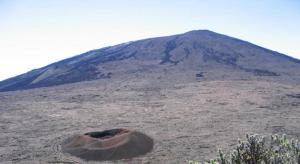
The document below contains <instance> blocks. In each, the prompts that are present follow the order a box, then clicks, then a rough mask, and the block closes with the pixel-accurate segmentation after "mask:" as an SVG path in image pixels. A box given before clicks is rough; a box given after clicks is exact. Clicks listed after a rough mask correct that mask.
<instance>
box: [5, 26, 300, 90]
mask: <svg viewBox="0 0 300 164" xmlns="http://www.w3.org/2000/svg"><path fill="white" fill-rule="evenodd" d="M299 70H300V61H299V60H297V59H294V58H291V57H288V56H286V55H283V54H280V53H277V52H274V51H271V50H268V49H265V48H262V47H259V46H256V45H254V44H251V43H248V42H245V41H242V40H238V39H235V38H232V37H228V36H225V35H221V34H218V33H215V32H211V31H208V30H198V31H190V32H187V33H184V34H179V35H173V36H166V37H158V38H151V39H144V40H139V41H134V42H129V43H125V44H120V45H116V46H111V47H105V48H102V49H97V50H92V51H89V52H86V53H83V54H81V55H78V56H75V57H72V58H69V59H65V60H62V61H59V62H56V63H53V64H50V65H48V66H45V67H43V68H40V69H36V70H33V71H30V72H28V73H25V74H22V75H19V76H16V77H13V78H10V79H7V80H4V81H2V82H0V91H13V90H22V89H30V88H38V87H48V86H55V85H60V84H67V83H74V82H80V81H88V80H96V79H110V78H112V79H114V78H117V77H119V76H132V75H136V76H138V75H139V74H143V75H144V76H145V75H147V74H156V75H157V77H159V78H164V77H169V78H171V79H173V80H178V79H183V78H184V79H186V78H187V79H191V80H197V79H198V80H199V79H203V80H205V79H206V80H209V79H248V78H266V79H270V80H275V81H276V80H277V81H280V80H284V81H291V82H296V83H299V82H300V79H299V77H300V74H299ZM182 75H184V76H182Z"/></svg>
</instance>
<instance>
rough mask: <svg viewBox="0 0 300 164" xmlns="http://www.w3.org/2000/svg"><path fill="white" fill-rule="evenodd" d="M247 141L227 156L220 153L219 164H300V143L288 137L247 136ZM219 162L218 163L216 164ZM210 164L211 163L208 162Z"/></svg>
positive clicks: (240, 142)
mask: <svg viewBox="0 0 300 164" xmlns="http://www.w3.org/2000/svg"><path fill="white" fill-rule="evenodd" d="M246 137H247V140H246V141H239V143H238V145H237V147H236V148H235V149H234V150H233V151H231V152H230V154H229V155H225V154H224V153H223V152H222V151H219V159H217V160H214V161H215V162H214V163H219V164H300V142H299V141H298V140H295V139H291V140H289V139H287V137H286V135H280V136H279V135H273V136H271V138H270V139H269V140H267V139H266V138H265V137H264V136H259V135H250V136H249V135H247V136H246ZM216 161H217V162H216ZM208 163H210V162H208Z"/></svg>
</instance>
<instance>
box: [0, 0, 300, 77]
mask: <svg viewBox="0 0 300 164" xmlns="http://www.w3.org/2000/svg"><path fill="white" fill-rule="evenodd" d="M196 29H209V30H212V31H215V32H218V33H222V34H226V35H230V36H233V37H236V38H239V39H243V40H246V41H250V42H252V43H255V44H258V45H261V46H263V47H266V48H269V49H272V50H275V51H279V52H281V53H284V54H287V55H290V56H293V57H295V58H298V59H300V1H299V0H251V1H249V0H231V1H230V0H0V80H3V79H5V78H8V77H11V76H15V75H17V74H20V73H24V72H27V71H29V70H32V69H34V68H39V67H42V66H45V65H47V64H50V63H52V62H55V61H58V60H61V59H64V58H67V57H71V56H74V55H77V54H80V53H83V52H85V51H88V50H91V49H96V48H101V47H103V46H108V45H114V44H117V43H122V42H127V41H131V40H137V39H142V38H148V37H155V36H163V35H170V34H177V33H183V32H187V31H190V30H196Z"/></svg>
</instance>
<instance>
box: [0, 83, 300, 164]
mask: <svg viewBox="0 0 300 164" xmlns="http://www.w3.org/2000/svg"><path fill="white" fill-rule="evenodd" d="M299 93H300V86H299V85H298V86H297V85H288V84H279V83H271V82H263V81H202V82H191V83H187V82H186V83H177V84H176V83H174V84H166V83H162V84H161V83H159V82H154V81H152V82H151V81H149V80H143V79H140V80H135V81H134V80H133V81H131V82H126V83H123V82H119V83H110V82H109V81H92V82H84V83H78V84H72V85H65V86H58V87H51V88H42V89H33V90H27V91H16V92H3V93H0V131H1V132H0V133H1V134H0V162H1V163H12V162H13V163H28V164H29V163H30V164H31V163H95V162H87V161H83V160H81V159H79V158H76V157H72V156H70V155H67V154H63V153H61V149H60V143H61V142H62V141H63V140H64V139H66V138H67V137H69V136H71V135H73V134H82V133H86V132H90V131H99V130H105V129H111V128H129V129H134V130H139V131H141V132H143V133H145V134H148V135H149V136H151V137H152V138H153V139H154V142H155V143H154V149H153V150H152V152H150V153H148V154H146V155H144V156H140V157H137V158H133V159H130V160H121V161H113V162H116V163H187V162H188V160H196V161H202V160H205V159H210V158H214V157H216V155H217V149H218V148H221V149H223V150H228V148H230V147H234V145H235V144H236V142H237V140H238V138H242V139H244V138H245V135H246V134H247V133H249V134H253V133H259V134H266V135H267V134H275V133H279V134H281V133H286V134H287V135H288V136H289V137H294V138H298V139H299V138H300V98H299V97H300V95H297V94H299ZM104 163H110V162H107V161H105V162H104Z"/></svg>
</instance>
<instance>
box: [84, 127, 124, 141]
mask: <svg viewBox="0 0 300 164" xmlns="http://www.w3.org/2000/svg"><path fill="white" fill-rule="evenodd" d="M127 132H128V130H126V129H111V130H105V131H102V132H89V133H85V134H84V135H87V136H90V137H93V138H99V139H106V138H111V137H113V136H116V135H118V134H122V133H127Z"/></svg>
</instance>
